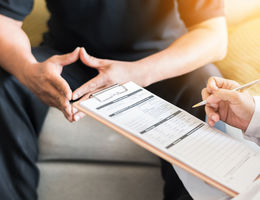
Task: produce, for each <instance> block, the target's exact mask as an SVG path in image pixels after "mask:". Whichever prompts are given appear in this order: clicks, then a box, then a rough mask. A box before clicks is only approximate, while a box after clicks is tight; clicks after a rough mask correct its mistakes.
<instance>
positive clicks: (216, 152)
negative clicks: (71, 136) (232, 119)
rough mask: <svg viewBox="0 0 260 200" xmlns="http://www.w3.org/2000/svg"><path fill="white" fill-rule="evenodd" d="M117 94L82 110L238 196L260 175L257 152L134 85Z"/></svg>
mask: <svg viewBox="0 0 260 200" xmlns="http://www.w3.org/2000/svg"><path fill="white" fill-rule="evenodd" d="M118 87H122V86H118ZM114 90H115V89H113V91H112V90H111V91H110V90H106V91H105V93H106V94H102V95H103V96H106V98H105V100H104V101H101V100H100V99H98V98H97V96H95V97H93V98H90V99H88V100H86V101H83V102H81V104H80V105H81V106H82V107H83V108H85V109H87V110H90V111H91V112H93V113H96V114H97V115H99V116H100V117H102V118H104V119H106V120H108V121H110V122H111V123H113V124H115V125H116V126H118V127H120V128H122V129H124V130H127V131H128V132H130V133H132V134H133V135H135V136H136V137H138V138H141V139H142V140H144V141H145V142H147V143H149V144H151V145H153V146H155V147H156V148H157V149H160V150H161V151H162V152H164V153H166V154H168V155H170V156H172V157H173V158H175V159H178V160H180V161H181V162H183V163H185V164H186V165H188V166H190V167H192V168H193V169H195V170H197V171H199V172H201V173H202V174H204V175H206V176H208V177H211V178H212V179H214V180H215V181H217V182H219V183H220V184H222V185H224V186H226V187H228V188H230V189H232V190H234V191H236V192H238V193H241V192H243V191H244V190H246V189H247V187H248V186H249V185H250V183H252V182H253V181H254V179H255V178H256V177H257V176H258V175H259V174H260V153H259V152H257V151H255V150H254V149H251V148H250V147H248V146H246V145H245V144H243V143H241V142H240V141H238V140H235V139H234V138H231V137H230V136H228V135H225V134H224V133H222V132H220V131H218V130H217V129H213V128H211V127H209V126H208V125H207V124H206V123H204V122H202V121H201V120H199V119H197V118H196V117H194V116H192V115H190V114H189V113H187V112H185V111H183V110H182V109H180V108H178V107H176V106H174V105H172V104H170V103H168V102H166V101H164V100H163V99H161V98H159V97H157V96H156V95H154V94H152V93H150V92H148V91H147V90H145V89H143V88H141V87H139V86H137V85H136V84H134V83H132V82H129V83H126V84H125V85H124V86H123V88H121V89H120V88H118V89H117V90H118V91H124V92H122V93H117V95H115V92H114ZM103 99H104V98H103Z"/></svg>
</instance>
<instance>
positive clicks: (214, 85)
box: [207, 77, 240, 93]
mask: <svg viewBox="0 0 260 200" xmlns="http://www.w3.org/2000/svg"><path fill="white" fill-rule="evenodd" d="M239 86H240V85H239V84H238V83H237V82H236V81H233V80H228V79H224V78H222V77H211V78H209V80H208V84H207V91H208V92H209V93H214V92H215V91H217V90H218V89H229V90H232V89H234V88H236V87H239Z"/></svg>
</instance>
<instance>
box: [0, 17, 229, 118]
mask: <svg viewBox="0 0 260 200" xmlns="http://www.w3.org/2000/svg"><path fill="white" fill-rule="evenodd" d="M21 26H22V22H20V21H17V20H13V19H11V18H8V17H5V16H3V15H0V30H1V31H0V66H1V67H2V68H3V69H5V70H6V71H8V72H9V73H11V74H13V75H14V76H15V77H16V78H17V79H18V80H19V81H20V82H21V83H22V84H24V85H25V86H26V87H28V88H29V89H30V90H31V91H32V92H33V93H34V94H35V95H37V96H38V97H39V98H40V99H41V100H42V101H43V102H44V103H46V104H47V105H50V106H54V107H57V108H58V109H60V110H61V111H62V112H63V113H64V116H65V117H66V118H67V119H68V120H69V121H71V122H72V121H77V120H79V119H80V118H82V117H83V116H84V114H83V113H81V112H78V111H77V110H76V109H73V108H72V106H71V105H70V104H69V101H70V100H71V99H78V98H81V97H87V96H89V95H90V93H93V92H95V91H96V90H98V89H101V88H104V87H107V86H110V85H112V84H114V83H124V82H127V81H130V80H131V81H134V82H136V83H137V84H139V85H140V86H143V87H145V86H148V85H150V84H152V83H155V82H157V81H160V80H164V79H167V78H171V77H176V76H179V75H182V74H185V73H188V72H191V71H193V70H195V69H197V68H199V67H201V66H203V65H205V64H207V63H211V62H214V61H217V60H220V59H222V58H223V57H224V56H225V54H226V49H227V30H226V20H225V18H224V17H216V18H212V19H209V20H206V21H204V22H202V23H200V24H197V25H195V26H193V27H189V28H188V32H187V33H186V34H184V35H183V36H182V37H180V38H179V39H178V40H176V41H175V42H173V43H172V44H171V45H170V46H169V47H168V48H166V49H165V50H163V51H161V52H158V53H156V54H153V55H151V56H149V57H146V58H144V59H141V60H137V61H134V62H123V61H117V60H107V59H99V58H95V57H92V56H90V55H88V54H87V52H86V50H85V49H83V48H77V49H76V50H75V51H74V52H72V53H69V54H66V55H59V56H53V57H51V58H49V59H47V60H46V61H44V62H38V61H37V60H36V59H35V58H34V56H33V55H32V53H31V45H30V42H29V39H28V37H27V36H26V34H25V33H24V32H23V30H22V29H21ZM78 59H81V60H82V62H83V63H85V65H86V67H92V68H95V69H97V70H98V71H99V74H98V76H97V77H95V78H93V79H92V80H90V81H88V82H86V83H85V84H84V85H82V86H81V87H80V88H78V89H76V90H75V91H74V92H73V93H72V91H71V90H70V88H69V86H68V84H67V83H66V81H65V80H64V79H63V78H62V77H61V76H60V74H61V71H62V68H63V66H66V65H68V64H71V63H73V62H75V61H76V60H78Z"/></svg>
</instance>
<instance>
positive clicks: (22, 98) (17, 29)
mask: <svg viewBox="0 0 260 200" xmlns="http://www.w3.org/2000/svg"><path fill="white" fill-rule="evenodd" d="M46 2H47V7H48V9H49V11H50V14H51V17H50V20H49V22H48V26H49V30H48V32H47V33H46V34H45V35H44V42H43V44H42V45H41V46H39V47H36V48H31V45H30V42H29V40H28V37H27V36H26V34H25V33H24V32H23V30H22V28H21V26H22V21H23V20H24V18H25V17H26V16H27V15H28V14H29V13H30V11H31V9H32V6H33V0H8V1H6V0H0V30H1V31H0V66H1V69H0V121H1V123H0V130H1V139H0V148H1V151H0V175H1V177H2V178H1V179H0V198H1V199H5V200H11V199H17V200H19V199H26V200H33V199H37V193H36V188H37V185H38V179H39V171H38V168H37V166H36V164H35V163H36V161H37V157H38V152H37V151H38V148H37V140H38V136H39V133H40V129H41V127H42V124H43V121H44V118H45V116H46V113H47V111H48V106H54V107H57V108H58V109H60V110H61V111H62V112H63V113H64V115H65V117H66V118H67V119H68V120H69V121H71V122H72V121H75V120H79V119H80V118H81V117H83V115H82V113H79V112H77V111H75V110H74V109H72V106H71V104H70V101H71V100H76V99H78V98H81V97H82V96H85V95H89V93H91V92H94V91H96V90H97V89H100V88H104V87H107V86H110V85H112V84H114V83H123V82H126V81H130V80H131V81H134V82H136V83H137V84H139V85H140V86H143V87H147V89H148V90H150V91H151V92H153V93H155V94H157V95H158V96H160V97H162V98H164V99H165V100H167V101H169V102H171V103H173V104H175V105H177V106H179V107H181V108H183V109H185V110H187V111H188V112H190V113H191V114H193V115H195V116H197V117H199V118H200V119H202V120H204V119H205V112H204V110H203V109H198V110H192V109H191V104H192V102H194V101H198V100H199V99H200V95H198V94H199V91H200V90H201V89H202V88H203V85H204V84H205V82H206V80H207V79H208V77H210V76H211V75H218V74H219V72H218V70H217V69H216V68H215V67H214V65H207V66H205V65H206V64H209V63H211V62H214V61H216V60H220V59H222V58H223V57H224V56H225V54H226V48H227V30H226V20H225V16H224V2H223V0H177V1H173V0H163V1H161V0H153V1H140V0H118V1H106V0H100V1H64V0H55V1H54V0H46ZM177 3H178V4H177ZM177 9H178V10H179V13H180V17H181V18H182V19H183V21H184V23H185V25H186V27H187V28H188V31H186V29H185V27H184V25H183V24H182V23H180V20H179V15H178V13H177ZM76 47H85V49H86V50H87V51H88V53H89V54H87V53H86V51H85V49H83V48H76ZM74 49H75V50H74ZM73 50H74V51H73ZM90 55H91V56H90ZM202 66H204V67H202ZM162 175H163V178H164V179H165V183H166V184H165V190H164V193H165V194H164V195H165V199H167V200H168V199H178V198H179V197H180V196H188V194H187V192H186V191H185V189H184V188H183V185H182V183H181V182H180V180H179V179H178V176H177V175H176V173H175V171H174V169H173V167H172V166H171V165H170V164H169V163H167V162H165V161H163V160H162ZM187 198H190V197H189V196H188V197H187Z"/></svg>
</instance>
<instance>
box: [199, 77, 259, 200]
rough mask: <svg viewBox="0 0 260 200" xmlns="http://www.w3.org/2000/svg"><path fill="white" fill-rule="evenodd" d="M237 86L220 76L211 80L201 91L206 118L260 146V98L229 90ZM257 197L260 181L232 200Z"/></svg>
mask: <svg viewBox="0 0 260 200" xmlns="http://www.w3.org/2000/svg"><path fill="white" fill-rule="evenodd" d="M238 86H239V84H238V83H237V82H235V81H232V80H227V79H224V78H220V77H211V78H210V79H209V80H208V84H207V87H206V88H204V89H203V90H202V98H203V100H207V104H206V106H205V111H206V114H207V115H208V118H209V125H210V126H214V124H215V123H216V122H218V121H219V120H222V121H224V122H226V123H227V124H229V125H231V126H234V127H236V128H239V129H241V130H242V132H243V134H244V137H245V138H247V139H249V140H251V141H253V142H255V143H256V144H258V145H259V146H260V124H259V120H260V96H255V97H253V96H251V95H250V94H249V93H247V92H239V91H232V89H234V88H237V87H238ZM259 198H260V180H258V181H256V182H255V183H254V184H252V186H251V187H250V188H249V189H248V191H245V192H244V193H242V194H239V195H238V196H237V197H235V198H234V200H248V199H251V200H257V199H259Z"/></svg>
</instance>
